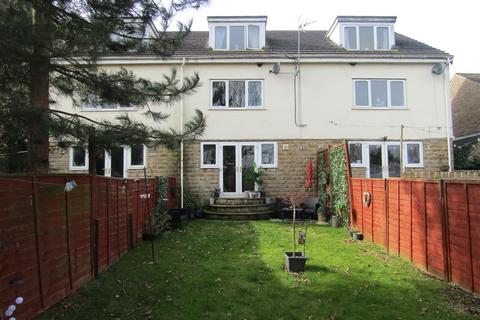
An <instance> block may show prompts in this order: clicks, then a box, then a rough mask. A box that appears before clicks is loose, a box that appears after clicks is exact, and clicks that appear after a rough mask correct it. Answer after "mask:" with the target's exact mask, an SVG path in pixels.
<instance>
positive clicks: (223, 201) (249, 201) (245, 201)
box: [215, 198, 265, 205]
mask: <svg viewBox="0 0 480 320" xmlns="http://www.w3.org/2000/svg"><path fill="white" fill-rule="evenodd" d="M215 204H229V205H245V204H265V198H252V199H250V198H216V199H215Z"/></svg>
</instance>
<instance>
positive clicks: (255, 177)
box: [245, 162, 265, 198]
mask: <svg viewBox="0 0 480 320" xmlns="http://www.w3.org/2000/svg"><path fill="white" fill-rule="evenodd" d="M264 173H265V169H263V168H262V167H258V166H257V164H256V163H255V162H253V164H252V166H251V167H248V168H247V170H246V172H245V180H246V181H247V182H250V183H254V184H255V190H259V191H262V190H263V187H262V184H263V182H262V176H263V174H264ZM248 196H249V198H258V197H260V192H252V193H249V195H248Z"/></svg>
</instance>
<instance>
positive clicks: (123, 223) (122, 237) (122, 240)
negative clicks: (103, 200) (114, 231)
mask: <svg viewBox="0 0 480 320" xmlns="http://www.w3.org/2000/svg"><path fill="white" fill-rule="evenodd" d="M126 189H127V188H126V185H125V183H123V182H121V183H119V184H118V197H117V202H118V224H119V225H118V251H119V253H120V256H121V255H123V254H125V253H126V252H127V250H128V228H127V198H126Z"/></svg>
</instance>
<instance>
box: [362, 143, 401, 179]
mask: <svg viewBox="0 0 480 320" xmlns="http://www.w3.org/2000/svg"><path fill="white" fill-rule="evenodd" d="M368 175H369V178H389V177H400V144H398V143H391V142H379V143H369V144H368Z"/></svg>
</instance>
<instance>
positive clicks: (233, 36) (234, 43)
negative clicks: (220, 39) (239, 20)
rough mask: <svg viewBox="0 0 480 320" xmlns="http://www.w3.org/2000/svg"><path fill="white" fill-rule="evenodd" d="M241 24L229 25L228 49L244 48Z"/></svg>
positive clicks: (243, 34) (243, 33) (243, 32)
mask: <svg viewBox="0 0 480 320" xmlns="http://www.w3.org/2000/svg"><path fill="white" fill-rule="evenodd" d="M244 29H245V28H244V27H243V26H234V27H233V26H232V27H230V50H245V31H244Z"/></svg>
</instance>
